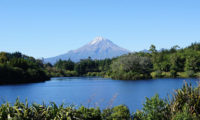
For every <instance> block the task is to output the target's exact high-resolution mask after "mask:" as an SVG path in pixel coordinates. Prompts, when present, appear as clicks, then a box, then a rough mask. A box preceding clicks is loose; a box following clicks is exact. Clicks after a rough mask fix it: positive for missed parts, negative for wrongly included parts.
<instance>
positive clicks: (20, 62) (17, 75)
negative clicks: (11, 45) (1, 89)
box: [0, 52, 50, 84]
mask: <svg viewBox="0 0 200 120" xmlns="http://www.w3.org/2000/svg"><path fill="white" fill-rule="evenodd" d="M49 79H50V77H49V76H48V75H47V73H46V72H45V67H44V64H43V63H42V61H41V60H36V59H34V58H33V57H29V56H26V55H23V54H21V53H20V52H15V53H6V52H1V53H0V84H17V83H32V82H42V81H46V80H49Z"/></svg>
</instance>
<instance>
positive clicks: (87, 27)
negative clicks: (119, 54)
mask: <svg viewBox="0 0 200 120" xmlns="http://www.w3.org/2000/svg"><path fill="white" fill-rule="evenodd" d="M96 36H103V37H105V38H108V39H110V40H111V41H113V42H114V43H116V44H117V45H119V46H121V47H123V48H126V49H129V50H131V51H139V50H143V49H149V46H150V45H151V44H154V45H156V47H157V48H158V49H160V48H170V47H172V46H174V45H179V46H180V47H185V46H188V45H190V44H191V43H192V42H199V41H200V0H1V1H0V51H7V52H14V51H20V52H22V53H24V54H27V55H30V56H34V57H36V58H41V57H44V58H46V57H52V56H56V55H59V54H63V53H66V52H68V51H69V50H72V49H77V48H79V47H80V46H82V45H84V44H86V43H88V42H90V41H91V40H93V39H94V38H95V37H96Z"/></svg>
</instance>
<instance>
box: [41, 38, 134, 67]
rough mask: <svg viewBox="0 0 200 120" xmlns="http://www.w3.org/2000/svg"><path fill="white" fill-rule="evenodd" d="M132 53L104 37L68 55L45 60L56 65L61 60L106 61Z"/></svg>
mask: <svg viewBox="0 0 200 120" xmlns="http://www.w3.org/2000/svg"><path fill="white" fill-rule="evenodd" d="M129 52H130V51H128V50H126V49H123V48H121V47H119V46H117V45H115V44H114V43H113V42H112V41H110V40H108V39H105V38H103V37H96V38H95V39H94V40H93V41H91V42H90V43H88V44H86V45H84V46H83V47H81V48H79V49H77V50H72V51H69V52H68V53H66V54H62V55H59V56H56V57H52V58H47V59H44V61H45V62H50V63H55V62H56V61H58V60H59V59H62V60H67V59H71V60H72V61H75V62H77V61H79V60H80V59H86V58H88V57H89V56H90V57H91V58H92V59H105V58H113V57H117V56H120V55H123V54H127V53H129Z"/></svg>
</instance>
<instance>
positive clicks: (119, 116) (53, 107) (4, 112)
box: [0, 83, 200, 120]
mask: <svg viewBox="0 0 200 120" xmlns="http://www.w3.org/2000/svg"><path fill="white" fill-rule="evenodd" d="M199 93H200V85H199V86H197V87H192V86H191V85H189V84H187V83H185V85H183V87H182V88H181V89H178V90H176V91H175V93H173V95H172V98H165V99H161V98H160V97H159V95H157V94H156V95H155V96H153V97H151V98H146V101H145V103H144V104H143V108H142V109H141V110H137V111H136V112H133V113H131V112H130V110H129V108H128V107H127V106H126V105H119V106H115V107H107V108H105V109H103V110H101V109H100V108H98V107H97V108H92V107H84V106H79V107H77V106H75V105H69V106H66V105H65V104H61V105H57V104H55V103H54V102H51V103H50V104H48V105H46V104H45V103H43V104H37V103H33V104H29V103H28V102H27V100H26V102H20V101H19V99H17V100H16V102H15V103H14V104H9V103H8V102H6V103H4V104H1V106H0V119H1V120H199V119H200V94H199Z"/></svg>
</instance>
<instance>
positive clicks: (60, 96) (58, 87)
mask: <svg viewBox="0 0 200 120" xmlns="http://www.w3.org/2000/svg"><path fill="white" fill-rule="evenodd" d="M184 81H186V82H191V83H192V85H194V86H196V85H197V82H198V79H153V80H137V81H123V80H111V79H107V78H96V77H94V78H93V77H92V78H91V77H66V78H52V79H51V81H47V82H44V83H33V84H23V85H4V86H0V97H1V100H0V102H1V103H2V102H3V101H6V100H7V101H9V102H10V103H14V101H15V100H16V98H17V97H19V98H20V99H21V100H22V101H24V100H25V99H26V98H27V99H28V101H29V102H31V103H33V102H37V103H42V102H45V103H49V102H51V101H54V102H56V103H57V104H61V103H66V104H75V105H85V106H87V107H88V106H89V107H95V106H100V108H106V107H108V106H112V105H113V106H115V105H119V104H125V105H127V106H128V107H129V108H130V110H131V111H136V110H137V109H141V108H142V104H143V103H144V102H145V97H152V96H153V95H155V94H156V93H158V94H159V95H160V97H162V98H165V97H167V96H168V94H171V93H173V91H174V90H175V89H177V88H181V86H182V85H183V84H184Z"/></svg>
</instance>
